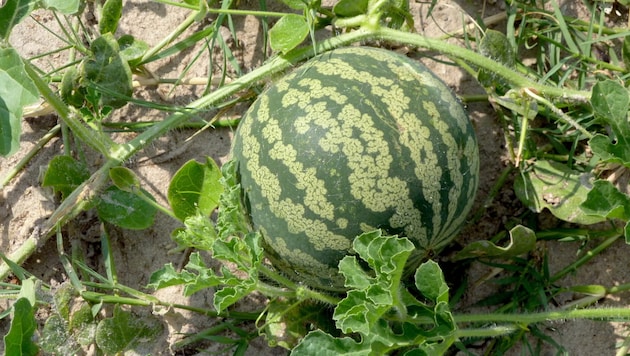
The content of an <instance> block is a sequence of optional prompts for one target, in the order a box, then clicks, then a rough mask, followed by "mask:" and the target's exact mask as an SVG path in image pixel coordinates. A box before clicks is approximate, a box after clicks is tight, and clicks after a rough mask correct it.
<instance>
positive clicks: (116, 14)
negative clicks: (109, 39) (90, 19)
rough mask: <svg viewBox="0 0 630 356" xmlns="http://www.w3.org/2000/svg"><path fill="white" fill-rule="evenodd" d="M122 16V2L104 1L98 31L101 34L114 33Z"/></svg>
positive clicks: (117, 0)
mask: <svg viewBox="0 0 630 356" xmlns="http://www.w3.org/2000/svg"><path fill="white" fill-rule="evenodd" d="M121 16H122V0H105V3H104V4H103V9H102V11H101V19H100V20H99V22H98V29H99V31H100V33H101V34H106V33H108V32H109V33H115V32H116V29H117V28H118V21H120V17H121Z"/></svg>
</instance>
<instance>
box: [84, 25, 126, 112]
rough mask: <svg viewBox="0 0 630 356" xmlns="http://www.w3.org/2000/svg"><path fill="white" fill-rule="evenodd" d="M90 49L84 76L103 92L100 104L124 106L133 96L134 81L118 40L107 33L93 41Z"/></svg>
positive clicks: (115, 106)
mask: <svg viewBox="0 0 630 356" xmlns="http://www.w3.org/2000/svg"><path fill="white" fill-rule="evenodd" d="M90 50H91V52H92V55H91V56H90V57H88V58H87V59H86V60H85V61H84V63H83V78H85V79H86V80H87V81H88V82H89V84H91V85H93V86H94V87H95V88H97V89H98V90H99V91H100V92H101V97H100V100H99V104H100V105H103V106H105V105H107V106H111V107H113V108H119V107H122V106H123V105H125V104H126V103H127V100H128V98H130V97H131V94H132V91H133V83H132V78H131V69H130V67H129V63H127V61H126V60H125V59H124V58H123V57H122V56H121V55H120V47H119V45H118V42H117V41H116V39H115V38H114V35H112V34H111V33H105V34H103V35H102V36H101V37H99V38H97V39H95V40H94V41H93V42H92V44H91V45H90Z"/></svg>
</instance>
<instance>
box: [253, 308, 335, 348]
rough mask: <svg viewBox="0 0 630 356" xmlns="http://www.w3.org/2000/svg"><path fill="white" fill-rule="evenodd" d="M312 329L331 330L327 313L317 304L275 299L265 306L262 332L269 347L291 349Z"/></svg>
mask: <svg viewBox="0 0 630 356" xmlns="http://www.w3.org/2000/svg"><path fill="white" fill-rule="evenodd" d="M314 327H319V328H320V330H321V327H325V328H331V327H334V326H333V325H332V324H331V321H330V319H329V315H328V313H326V312H325V311H323V310H322V306H321V305H320V304H317V303H299V304H297V303H296V302H295V300H286V299H282V298H277V299H274V300H272V301H270V302H269V304H267V309H266V317H265V324H264V327H263V328H262V330H261V331H262V332H263V333H264V335H265V338H266V339H267V343H268V344H269V346H271V347H276V346H281V347H284V348H285V349H288V350H291V349H293V348H294V347H295V346H296V345H297V344H298V343H299V342H300V341H301V340H302V338H303V337H304V336H305V335H306V334H307V332H308V331H309V330H312V329H313V328H314Z"/></svg>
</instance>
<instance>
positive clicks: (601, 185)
mask: <svg viewBox="0 0 630 356" xmlns="http://www.w3.org/2000/svg"><path fill="white" fill-rule="evenodd" d="M581 207H582V209H583V210H584V211H585V212H586V213H587V214H591V215H593V216H596V217H600V218H607V219H620V220H622V221H625V223H626V225H625V227H624V235H625V237H626V243H628V244H630V197H628V196H627V195H626V194H624V193H622V192H620V191H619V190H618V189H617V188H616V187H615V186H614V185H613V184H612V183H611V182H609V181H607V180H598V181H596V182H595V184H594V185H593V189H592V190H591V191H590V192H589V194H588V198H587V200H586V201H585V202H584V203H583V204H582V206H581Z"/></svg>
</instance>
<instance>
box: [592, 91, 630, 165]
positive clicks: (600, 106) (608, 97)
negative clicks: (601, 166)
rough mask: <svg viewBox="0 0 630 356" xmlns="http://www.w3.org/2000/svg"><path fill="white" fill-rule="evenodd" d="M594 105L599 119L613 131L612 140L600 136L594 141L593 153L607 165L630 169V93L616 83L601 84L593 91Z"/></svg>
mask: <svg viewBox="0 0 630 356" xmlns="http://www.w3.org/2000/svg"><path fill="white" fill-rule="evenodd" d="M591 104H592V105H593V109H594V110H595V115H596V117H598V118H599V119H600V120H602V121H604V122H605V123H606V124H607V125H609V126H610V129H611V130H612V135H610V137H607V136H605V135H602V134H597V135H595V136H594V137H593V138H591V139H590V140H589V144H590V146H591V149H592V150H593V152H594V153H595V154H597V155H599V156H600V157H601V158H602V160H603V161H605V162H615V163H620V164H623V165H625V166H627V167H630V122H628V109H630V92H628V90H627V89H626V88H624V87H623V86H622V85H621V84H619V83H617V82H616V81H613V80H604V81H600V82H597V83H596V84H595V86H594V87H593V94H592V99H591Z"/></svg>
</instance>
